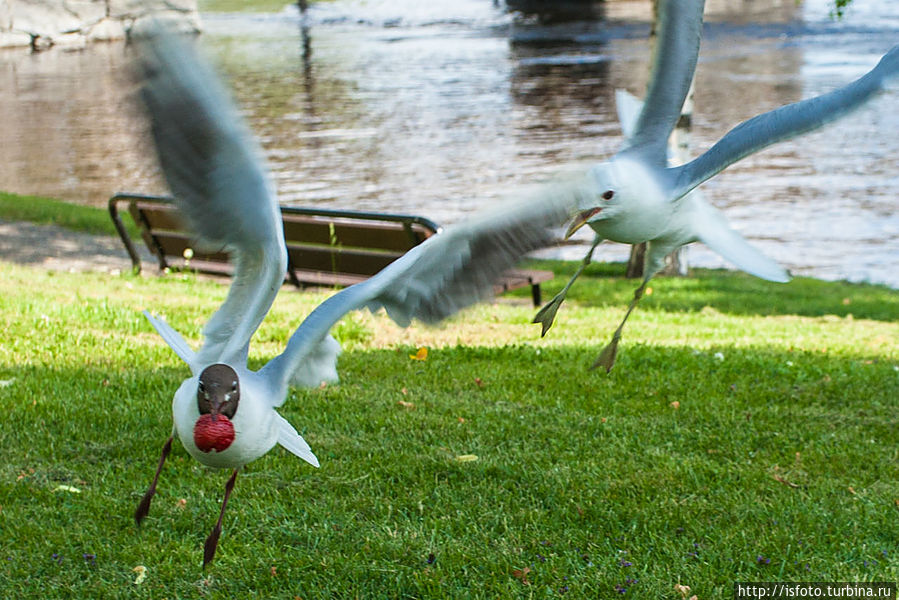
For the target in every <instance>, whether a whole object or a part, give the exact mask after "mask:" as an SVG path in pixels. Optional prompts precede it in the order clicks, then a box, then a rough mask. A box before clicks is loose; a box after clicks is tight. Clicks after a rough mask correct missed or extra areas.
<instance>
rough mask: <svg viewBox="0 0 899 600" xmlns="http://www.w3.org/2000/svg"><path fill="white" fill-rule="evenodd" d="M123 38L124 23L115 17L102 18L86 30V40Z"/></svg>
mask: <svg viewBox="0 0 899 600" xmlns="http://www.w3.org/2000/svg"><path fill="white" fill-rule="evenodd" d="M123 39H125V24H124V23H123V22H122V21H120V20H116V19H103V20H102V21H100V22H99V23H97V24H96V25H94V26H93V27H91V28H90V31H88V32H87V41H88V42H111V41H112V40H123Z"/></svg>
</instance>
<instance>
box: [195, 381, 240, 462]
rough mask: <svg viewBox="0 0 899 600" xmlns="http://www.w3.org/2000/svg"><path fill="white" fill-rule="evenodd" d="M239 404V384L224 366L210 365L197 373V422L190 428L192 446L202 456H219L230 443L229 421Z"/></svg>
mask: <svg viewBox="0 0 899 600" xmlns="http://www.w3.org/2000/svg"><path fill="white" fill-rule="evenodd" d="M239 403H240V380H239V379H238V377H237V373H235V372H234V369H232V368H231V367H229V366H228V365H224V364H215V365H210V366H208V367H206V368H205V369H203V372H202V373H200V379H199V381H198V383H197V409H198V410H199V411H200V418H199V419H197V422H196V424H194V443H195V444H196V445H197V448H199V449H200V450H202V451H203V452H210V451H212V450H216V451H218V452H222V451H223V450H225V449H226V448H227V447H228V446H230V445H231V442H233V441H234V425H233V424H232V423H231V419H233V418H234V414H235V413H236V412H237V407H238V404H239Z"/></svg>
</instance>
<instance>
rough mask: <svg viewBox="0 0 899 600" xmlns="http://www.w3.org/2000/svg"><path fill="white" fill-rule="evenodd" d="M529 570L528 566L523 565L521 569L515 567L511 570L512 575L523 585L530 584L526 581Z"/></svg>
mask: <svg viewBox="0 0 899 600" xmlns="http://www.w3.org/2000/svg"><path fill="white" fill-rule="evenodd" d="M530 572H531V569H530V567H525V568H523V569H515V570H514V571H512V577H514V578H515V579H517V580H519V581H520V582H521V583H522V584H524V585H531V582H530V581H528V573H530Z"/></svg>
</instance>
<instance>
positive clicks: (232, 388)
mask: <svg viewBox="0 0 899 600" xmlns="http://www.w3.org/2000/svg"><path fill="white" fill-rule="evenodd" d="M231 391H232V392H236V391H237V382H236V381H232V382H231Z"/></svg>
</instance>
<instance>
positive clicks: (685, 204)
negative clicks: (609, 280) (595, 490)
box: [534, 0, 899, 371]
mask: <svg viewBox="0 0 899 600" xmlns="http://www.w3.org/2000/svg"><path fill="white" fill-rule="evenodd" d="M703 4H704V2H703V0H660V2H659V15H658V19H659V35H658V39H657V41H656V47H655V51H654V56H653V60H652V67H651V73H650V79H649V86H648V90H647V95H646V101H645V103H644V104H643V105H642V106H641V105H640V103H639V101H637V100H636V99H635V98H633V97H632V96H630V95H629V94H627V93H626V92H619V93H618V94H617V101H618V112H619V118H620V120H621V122H622V126H623V128H624V131H625V136H626V140H625V143H624V145H623V147H622V148H621V150H619V151H618V153H617V154H615V155H614V156H613V157H612V158H611V159H609V160H608V161H606V162H603V163H601V164H598V165H596V166H594V167H592V168H591V169H590V170H589V171H588V173H587V175H586V180H585V182H584V190H586V189H590V190H591V191H590V192H589V193H581V195H580V200H579V202H580V205H579V207H578V210H577V214H576V216H575V218H574V220H573V221H572V223H571V226H570V227H569V229H568V232H567V235H566V237H570V236H571V234H573V233H574V232H575V231H577V230H578V229H579V228H581V227H582V226H584V225H588V226H589V227H590V228H591V229H593V231H594V232H595V234H596V235H595V237H594V241H593V245H592V246H591V247H590V249H589V251H588V252H587V254H586V256H585V257H584V259H583V261H582V263H581V265H580V268H579V269H578V270H577V272H576V273H575V275H574V276H573V277H572V278H571V280H570V281H569V282H568V284H567V285H566V286H565V287H564V288H563V289H562V291H561V292H559V293H558V294H557V295H556V296H555V297H554V298H553V299H552V300H551V301H550V302H549V303H547V304H546V306H544V307H543V308H542V309H541V310H540V311H539V312H538V313H537V315H536V317H535V318H534V322H535V323H541V324H542V326H543V330H542V334H543V335H546V332H547V331H548V330H549V328H550V327H551V326H552V324H553V320H554V319H555V316H556V312H557V311H558V310H559V306H561V304H562V301H563V300H564V299H565V295H566V294H567V293H568V290H569V288H570V287H571V285H572V284H573V283H574V281H575V279H577V277H578V276H579V275H580V274H581V272H583V270H584V268H585V267H586V266H587V265H589V264H590V260H591V257H592V256H593V252H594V250H595V249H596V246H597V245H598V244H599V243H600V242H602V241H603V240H611V241H614V242H621V243H625V244H638V243H642V242H648V249H647V254H646V264H645V267H644V276H643V281H642V283H641V284H640V286H639V287H638V288H637V290H636V291H635V292H634V298H633V300H632V301H631V303H630V306H629V307H628V310H627V313H626V314H625V316H624V319H622V321H621V323H620V325H619V326H618V329H617V330H616V331H615V333H614V335H613V336H612V340H611V342H610V343H609V344H608V345H607V346H606V347H605V348H604V349H603V351H602V352H601V353H600V355H599V357H598V358H597V360H596V362H595V363H594V364H593V367H594V368H595V367H598V366H602V367H604V368H605V369H606V371H609V370H611V368H612V366H613V365H614V363H615V356H616V353H617V348H618V341H619V340H620V339H621V332H622V329H623V328H624V324H625V322H626V321H627V318H628V316H630V314H631V312H632V311H633V309H634V307H635V306H636V305H637V302H639V300H640V298H641V297H642V295H643V292H644V290H645V289H646V284H647V283H648V282H649V280H650V279H651V278H652V277H653V276H654V275H655V274H656V273H658V272H659V271H660V270H661V269H662V267H663V266H664V264H665V256H666V255H668V254H669V253H671V252H672V251H674V250H676V249H677V248H679V247H681V246H683V245H685V244H689V243H691V242H696V241H701V242H703V243H704V244H706V245H707V246H708V247H709V248H711V249H712V250H714V251H715V252H717V253H718V254H720V255H721V256H723V257H724V258H725V259H727V260H728V261H730V262H732V263H733V264H735V265H736V266H737V267H739V268H740V269H742V270H744V271H746V272H747V273H750V274H752V275H755V276H757V277H761V278H763V279H767V280H770V281H777V282H786V281H788V280H789V275H788V274H787V272H786V271H785V270H784V269H783V268H781V267H780V266H779V265H778V264H777V263H775V262H774V261H772V260H771V259H769V258H768V257H766V256H764V255H763V254H762V253H761V252H759V251H758V250H756V249H755V248H753V247H752V246H751V245H749V244H748V243H747V242H746V240H745V239H743V237H742V236H741V235H740V234H739V233H737V232H736V231H734V230H733V229H732V228H731V227H730V225H729V224H728V223H727V220H726V219H725V218H724V215H722V214H721V213H720V212H719V211H718V210H717V209H715V208H714V207H713V206H712V205H710V204H709V203H708V202H706V201H705V200H703V199H702V198H701V196H699V195H698V194H696V193H691V191H692V190H694V188H696V187H697V186H698V185H700V184H701V183H703V182H704V181H706V180H708V179H709V178H711V177H713V176H714V175H716V174H717V173H719V172H720V171H722V170H724V169H725V168H727V167H728V166H730V165H731V164H733V163H735V162H736V161H738V160H740V159H741V158H744V157H746V156H748V155H750V154H753V153H755V152H758V151H759V150H762V149H763V148H766V147H768V146H770V145H771V144H774V143H776V142H779V141H783V140H786V139H789V138H792V137H795V136H797V135H800V134H803V133H806V132H809V131H812V130H813V129H817V128H819V127H821V126H823V125H825V124H827V123H829V122H831V121H833V120H835V119H838V118H839V117H842V116H844V115H845V114H847V113H849V112H850V111H852V110H854V109H856V108H858V107H859V106H861V105H862V104H864V103H865V102H866V101H867V100H869V99H871V98H872V97H873V96H875V95H876V94H877V93H878V92H880V91H881V90H882V89H883V88H884V86H886V85H887V83H888V82H889V80H891V79H892V78H895V76H896V74H897V72H899V46H895V47H893V48H892V49H891V50H890V51H889V52H888V53H887V54H886V55H885V56H884V57H883V58H882V59H881V60H880V62H879V63H878V64H877V66H875V67H874V68H873V69H872V70H871V71H869V72H868V73H866V74H865V75H863V76H862V77H861V78H859V79H857V80H856V81H853V82H852V83H850V84H848V85H846V86H844V87H842V88H839V89H837V90H834V91H832V92H830V93H827V94H823V95H821V96H817V97H815V98H810V99H807V100H802V101H801V102H796V103H794V104H789V105H786V106H782V107H780V108H778V109H775V110H772V111H770V112H767V113H764V114H761V115H758V116H756V117H754V118H752V119H750V120H748V121H746V122H744V123H742V124H740V125H738V126H737V127H735V128H734V129H732V130H731V131H729V132H728V133H727V134H726V135H725V136H724V137H722V138H721V139H720V140H719V141H718V142H717V143H716V144H715V145H714V146H712V147H711V148H710V149H709V150H708V151H706V152H705V153H704V154H702V155H701V156H699V157H698V158H696V159H695V160H693V161H691V162H688V163H686V164H684V165H681V166H668V138H669V137H670V136H671V132H672V130H673V129H674V126H675V125H676V123H677V121H678V119H679V118H680V113H681V107H682V106H683V103H684V99H685V98H686V96H687V93H688V90H689V88H690V82H691V81H692V79H693V72H694V71H695V69H696V61H697V56H698V54H699V41H700V37H701V33H702V13H703Z"/></svg>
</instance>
